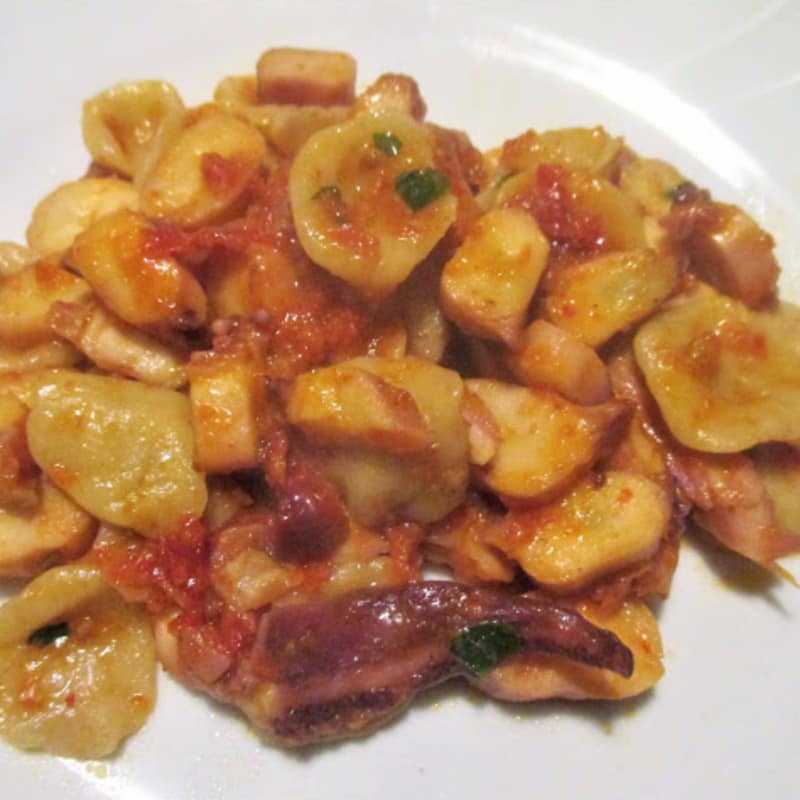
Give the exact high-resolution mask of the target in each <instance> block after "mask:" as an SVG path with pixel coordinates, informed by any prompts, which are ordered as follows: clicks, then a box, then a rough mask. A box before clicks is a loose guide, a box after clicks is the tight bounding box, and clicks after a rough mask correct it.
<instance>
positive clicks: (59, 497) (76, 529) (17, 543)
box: [0, 480, 97, 578]
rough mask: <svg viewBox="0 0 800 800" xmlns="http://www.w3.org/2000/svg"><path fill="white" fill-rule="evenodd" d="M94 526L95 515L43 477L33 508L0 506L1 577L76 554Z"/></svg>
mask: <svg viewBox="0 0 800 800" xmlns="http://www.w3.org/2000/svg"><path fill="white" fill-rule="evenodd" d="M96 530H97V521H96V520H95V519H93V518H92V517H91V516H89V514H87V513H86V512H85V511H84V510H83V509H81V508H79V507H78V506H76V505H75V503H73V502H72V500H70V499H69V497H67V496H66V495H65V494H63V493H62V492H61V491H60V490H59V489H57V488H56V487H55V486H53V484H52V483H50V481H47V480H44V481H42V484H41V500H40V501H39V504H38V505H37V506H36V507H35V509H33V510H30V509H27V510H26V511H24V512H19V511H10V510H7V509H5V508H0V577H4V578H8V577H11V578H19V577H29V576H31V575H37V574H38V573H39V572H41V571H42V570H43V569H45V568H46V567H48V566H52V565H53V564H58V563H63V562H64V561H69V560H70V559H72V558H76V557H77V556H80V555H82V554H83V553H84V552H85V551H86V550H88V548H89V546H90V545H91V543H92V538H93V537H94V534H95V531H96Z"/></svg>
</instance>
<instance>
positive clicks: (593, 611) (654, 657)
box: [481, 602, 664, 702]
mask: <svg viewBox="0 0 800 800" xmlns="http://www.w3.org/2000/svg"><path fill="white" fill-rule="evenodd" d="M576 609H577V611H578V612H579V613H580V614H581V615H582V616H584V617H585V618H586V619H588V620H589V621H590V622H593V623H594V624H595V625H599V626H601V627H603V628H605V629H606V630H609V631H611V632H612V633H615V634H616V635H617V636H618V637H619V638H620V640H621V641H622V643H623V644H624V645H625V646H626V647H628V649H629V650H630V651H631V653H633V665H634V666H633V674H632V675H631V676H630V677H627V678H623V677H621V676H620V675H617V674H616V673H614V672H612V671H611V670H597V669H592V668H591V667H587V666H584V665H583V664H575V663H565V662H564V660H563V659H559V658H558V657H557V656H549V655H536V656H522V657H518V658H514V659H511V660H509V661H508V662H506V663H502V664H500V665H499V666H498V667H497V668H495V669H494V670H492V671H491V672H490V673H489V675H487V676H486V678H484V679H483V680H482V681H481V688H482V689H483V690H484V691H485V692H486V693H487V694H490V695H492V696H493V697H497V698H499V699H501V700H511V701H517V702H519V701H531V700H544V699H547V698H552V697H563V698H566V699H569V700H581V699H584V698H594V699H599V700H622V699H624V698H626V697H635V696H636V695H639V694H642V693H643V692H646V691H648V690H649V689H652V687H653V686H654V685H655V684H656V683H657V682H658V681H659V679H660V678H661V676H662V675H663V674H664V667H663V664H662V658H663V655H664V653H663V648H662V644H661V635H660V634H659V632H658V622H657V621H656V618H655V616H654V615H653V612H652V611H650V609H649V608H648V607H647V606H646V605H645V604H644V603H637V602H627V603H624V604H623V605H622V607H621V608H620V609H619V610H618V611H616V612H615V613H614V614H612V615H610V616H609V615H608V614H604V613H603V612H602V609H601V608H600V607H598V606H595V605H593V604H591V603H579V604H578V605H577V606H576Z"/></svg>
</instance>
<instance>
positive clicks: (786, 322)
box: [634, 284, 800, 453]
mask: <svg viewBox="0 0 800 800" xmlns="http://www.w3.org/2000/svg"><path fill="white" fill-rule="evenodd" d="M798 324H800V310H798V309H797V308H796V307H795V306H792V305H790V304H788V303H784V304H782V305H780V306H779V307H778V308H777V309H776V310H775V311H761V312H757V311H751V310H750V309H748V308H747V307H746V306H745V305H743V304H742V303H740V302H738V301H737V300H734V299H732V298H728V297H725V296H723V295H720V294H718V293H717V292H715V291H714V290H713V289H712V288H711V287H709V286H705V285H702V284H701V285H698V286H696V287H695V288H694V289H693V290H692V291H690V292H689V293H688V294H685V295H681V296H680V297H678V298H676V299H675V301H674V302H673V303H671V304H670V305H669V306H668V307H666V308H664V309H663V310H662V311H660V312H659V313H658V314H656V315H655V316H654V317H653V318H652V319H651V320H648V321H647V322H645V324H644V325H642V327H641V328H640V329H639V331H638V332H637V333H636V336H635V338H634V349H635V353H636V361H637V363H638V365H639V367H640V368H641V370H642V372H643V373H644V376H645V379H646V380H647V386H648V388H649V389H650V391H651V392H652V393H653V397H655V399H656V402H657V403H658V407H659V409H660V410H661V413H662V414H663V416H664V420H665V422H666V423H667V425H668V427H669V429H670V431H671V432H672V434H673V435H674V436H675V438H676V439H677V440H678V441H679V442H681V444H684V445H686V446H687V447H691V448H693V449H695V450H701V451H704V452H708V453H734V452H737V451H740V450H746V449H748V448H750V447H753V446H754V445H756V444H760V443H761V442H768V441H797V440H800V418H798V415H797V414H795V412H794V409H795V408H796V407H797V405H798V403H800V349H798V346H797V335H796V331H797V326H798ZM767 387H768V388H767Z"/></svg>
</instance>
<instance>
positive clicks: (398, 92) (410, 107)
mask: <svg viewBox="0 0 800 800" xmlns="http://www.w3.org/2000/svg"><path fill="white" fill-rule="evenodd" d="M353 110H354V111H355V112H356V113H360V112H361V111H370V112H372V113H382V112H385V111H399V112H401V113H403V114H408V116H409V117H413V118H414V119H415V120H417V121H418V122H421V121H422V120H423V119H425V113H426V112H427V108H426V106H425V101H424V100H423V99H422V94H421V93H420V90H419V86H418V85H417V82H416V81H415V80H414V79H413V78H411V77H409V76H408V75H398V74H395V73H391V72H389V73H386V74H385V75H381V76H380V77H379V78H378V79H377V80H376V81H375V83H372V84H370V85H369V86H368V87H367V88H366V89H364V91H363V92H362V93H361V94H360V95H359V96H358V97H356V99H355V100H354V101H353Z"/></svg>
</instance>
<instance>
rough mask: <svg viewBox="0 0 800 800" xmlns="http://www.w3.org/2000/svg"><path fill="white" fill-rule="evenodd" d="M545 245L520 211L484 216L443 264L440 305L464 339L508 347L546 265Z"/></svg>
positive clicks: (529, 219) (501, 210)
mask: <svg viewBox="0 0 800 800" xmlns="http://www.w3.org/2000/svg"><path fill="white" fill-rule="evenodd" d="M549 251H550V245H549V243H548V241H547V239H546V238H545V236H544V234H543V233H542V232H541V230H540V228H539V226H538V225H537V224H536V221H535V220H534V219H533V218H532V217H531V216H530V215H529V214H526V213H525V212H524V211H519V210H516V209H498V210H496V211H489V212H488V213H486V214H484V215H483V216H482V217H481V218H480V219H479V220H478V222H477V223H476V224H475V225H474V227H473V228H472V229H471V230H470V231H469V233H468V234H467V238H466V239H465V240H464V242H463V243H462V244H461V246H460V247H459V248H458V250H456V252H455V254H454V255H453V257H452V258H451V259H450V260H449V261H448V262H447V264H445V267H444V270H443V272H442V284H441V294H442V305H443V308H444V311H445V313H446V314H447V316H448V317H449V318H450V319H452V320H453V321H454V322H455V323H456V324H457V325H458V326H459V328H461V330H463V331H464V332H465V333H469V334H472V335H475V336H484V337H487V338H490V339H499V340H500V341H504V342H511V341H513V340H514V339H515V337H516V336H517V334H518V333H519V332H520V330H521V329H522V327H523V325H524V324H525V315H526V312H527V310H528V305H529V304H530V301H531V298H532V297H533V293H534V292H535V291H536V287H537V285H538V283H539V278H540V277H541V275H542V272H543V271H544V268H545V266H546V264H547V256H548V254H549Z"/></svg>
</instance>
